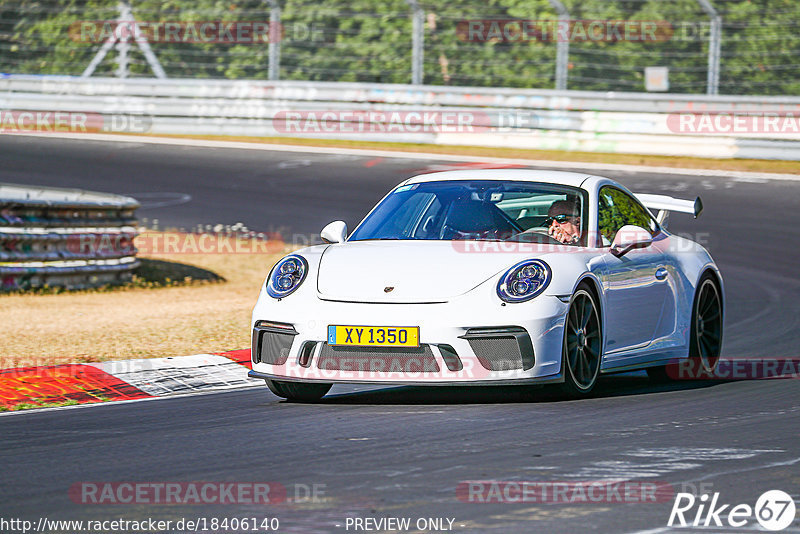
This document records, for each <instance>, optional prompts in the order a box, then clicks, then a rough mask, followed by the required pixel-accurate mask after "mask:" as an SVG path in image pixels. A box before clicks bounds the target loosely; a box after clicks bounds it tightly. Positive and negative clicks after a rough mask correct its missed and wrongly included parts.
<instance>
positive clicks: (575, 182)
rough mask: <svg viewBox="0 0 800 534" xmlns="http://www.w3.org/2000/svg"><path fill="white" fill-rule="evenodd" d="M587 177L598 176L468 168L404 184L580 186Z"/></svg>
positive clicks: (437, 173)
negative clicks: (462, 182)
mask: <svg viewBox="0 0 800 534" xmlns="http://www.w3.org/2000/svg"><path fill="white" fill-rule="evenodd" d="M587 178H600V177H594V176H592V175H590V174H586V173H583V172H566V171H549V170H532V169H470V170H464V171H461V170H459V171H442V172H431V173H427V174H418V175H417V176H412V177H411V178H409V179H408V180H406V181H405V182H404V184H416V183H422V182H441V181H445V180H510V181H522V182H542V183H548V184H559V185H569V186H572V187H581V184H583V183H584V182H585V181H586V179H587Z"/></svg>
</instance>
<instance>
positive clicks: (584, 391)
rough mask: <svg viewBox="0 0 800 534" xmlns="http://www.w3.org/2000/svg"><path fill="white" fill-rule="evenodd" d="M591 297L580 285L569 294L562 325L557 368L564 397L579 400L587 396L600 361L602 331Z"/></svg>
mask: <svg viewBox="0 0 800 534" xmlns="http://www.w3.org/2000/svg"><path fill="white" fill-rule="evenodd" d="M598 310H599V308H598V307H597V304H596V303H595V299H594V296H592V293H591V291H589V290H588V289H587V288H586V287H584V286H581V287H579V288H578V290H577V291H575V294H574V295H572V298H571V299H570V303H569V311H567V318H566V321H565V323H564V341H563V344H562V349H561V354H562V358H561V368H562V373H563V374H564V383H563V384H561V385H560V386H561V391H562V393H564V394H565V395H566V396H567V397H570V398H580V397H585V396H587V395H588V394H589V393H591V391H592V389H594V386H595V384H596V383H597V377H598V376H599V375H600V362H601V361H602V359H603V330H602V326H601V323H600V313H599V311H598Z"/></svg>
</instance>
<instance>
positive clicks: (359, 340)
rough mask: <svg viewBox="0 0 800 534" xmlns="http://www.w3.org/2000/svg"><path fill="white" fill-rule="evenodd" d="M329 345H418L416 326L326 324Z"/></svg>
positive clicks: (417, 329)
mask: <svg viewBox="0 0 800 534" xmlns="http://www.w3.org/2000/svg"><path fill="white" fill-rule="evenodd" d="M328 344H329V345H352V346H357V347H419V327H418V326H343V325H330V326H328Z"/></svg>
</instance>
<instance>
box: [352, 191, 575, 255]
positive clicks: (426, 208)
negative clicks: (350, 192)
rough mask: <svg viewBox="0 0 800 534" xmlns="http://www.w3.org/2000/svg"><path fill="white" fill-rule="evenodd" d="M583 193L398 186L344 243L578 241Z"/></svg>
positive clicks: (566, 242) (569, 242)
mask: <svg viewBox="0 0 800 534" xmlns="http://www.w3.org/2000/svg"><path fill="white" fill-rule="evenodd" d="M585 195H586V193H585V192H584V191H583V190H581V189H578V188H574V187H568V186H560V185H553V184H542V183H535V182H515V181H498V180H491V181H490V180H481V181H441V182H425V183H418V184H409V185H403V186H400V187H398V188H397V189H395V190H394V191H393V192H392V193H391V194H389V195H388V196H387V197H386V198H385V199H383V201H382V202H381V203H380V204H378V206H377V207H376V208H375V209H374V210H373V211H372V213H370V214H369V215H368V216H367V218H366V219H364V221H363V222H362V223H361V225H360V226H359V227H358V228H357V229H356V230H355V232H353V234H352V235H351V236H350V238H349V239H348V241H364V240H369V239H402V240H410V239H424V240H440V241H452V240H459V239H472V240H503V241H507V240H511V241H525V242H538V243H564V244H570V245H580V244H582V243H583V242H584V241H585V237H584V236H586V228H585V226H586V221H587V219H588V217H587V216H586V213H585V211H586V206H587V203H586V197H585ZM565 236H567V237H565Z"/></svg>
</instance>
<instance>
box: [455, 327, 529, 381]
mask: <svg viewBox="0 0 800 534" xmlns="http://www.w3.org/2000/svg"><path fill="white" fill-rule="evenodd" d="M460 337H461V338H462V339H466V340H467V341H468V342H469V346H470V348H471V349H472V352H474V353H475V356H476V357H477V358H478V362H480V364H481V366H482V367H483V368H484V369H487V370H489V371H515V370H520V369H522V370H526V371H527V370H528V369H530V368H532V367H533V364H534V356H533V344H532V343H531V338H530V336H529V335H528V332H527V330H525V329H524V328H522V327H518V326H509V327H499V328H470V329H469V330H467V333H466V334H464V335H463V336H460Z"/></svg>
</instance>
